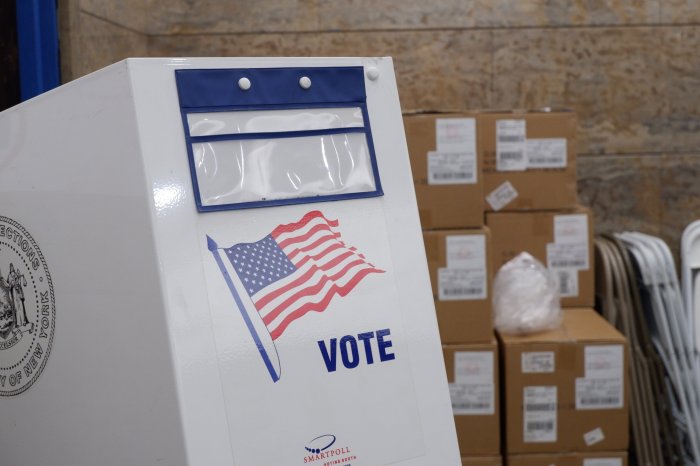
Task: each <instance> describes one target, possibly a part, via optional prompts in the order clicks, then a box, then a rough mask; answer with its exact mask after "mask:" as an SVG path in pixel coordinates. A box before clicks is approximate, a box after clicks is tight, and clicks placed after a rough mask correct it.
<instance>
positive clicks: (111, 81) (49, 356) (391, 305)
mask: <svg viewBox="0 0 700 466" xmlns="http://www.w3.org/2000/svg"><path fill="white" fill-rule="evenodd" d="M0 464H6V465H12V466H44V465H50V466H97V465H99V466H126V465H139V466H147V465H153V466H155V465H178V466H180V465H182V466H224V465H225V466H231V465H234V466H273V465H275V466H277V465H279V466H293V465H315V466H331V465H349V466H379V465H388V464H391V465H405V466H436V465H439V466H456V465H459V464H460V460H459V452H458V449H457V444H456V438H455V431H454V423H453V418H452V411H451V403H450V399H449V391H448V387H447V381H446V377H445V368H444V364H443V359H442V352H441V347H440V344H439V337H438V329H437V324H436V320H435V311H434V305H433V300H432V294H431V289H430V282H429V278H428V271H427V268H426V260H425V252H424V248H423V242H422V237H421V230H420V225H419V220H418V212H417V209H416V201H415V195H414V191H413V184H412V181H411V173H410V168H409V160H408V155H407V150H406V143H405V136H404V133H403V126H402V119H401V112H400V107H399V99H398V93H397V90H396V83H395V77H394V72H393V66H392V62H391V59H389V58H318V59H314V58H303V59H302V58H297V59H291V58H290V59H271V58H270V59H262V58H246V59H243V58H216V59H214V58H201V59H129V60H125V61H122V62H119V63H116V64H114V65H112V66H109V67H107V68H105V69H103V70H100V71H98V72H96V73H93V74H90V75H88V76H85V77H83V78H80V79H78V80H76V81H74V82H71V83H68V84H66V85H64V86H61V87H60V88H58V89H55V90H53V91H50V92H48V93H46V94H44V95H41V96H39V97H37V98H35V99H32V100H30V101H28V102H26V103H23V104H21V105H18V106H16V107H14V108H11V109H9V110H7V111H4V112H2V113H0Z"/></svg>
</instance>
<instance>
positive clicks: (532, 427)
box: [525, 421, 554, 432]
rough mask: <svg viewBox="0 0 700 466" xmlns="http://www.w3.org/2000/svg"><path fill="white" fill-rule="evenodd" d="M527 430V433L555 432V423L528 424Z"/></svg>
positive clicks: (537, 422) (536, 422) (526, 425)
mask: <svg viewBox="0 0 700 466" xmlns="http://www.w3.org/2000/svg"><path fill="white" fill-rule="evenodd" d="M525 430H526V431H527V432H532V431H538V430H539V431H545V432H551V431H553V430H554V422H553V421H535V422H528V423H526V424H525Z"/></svg>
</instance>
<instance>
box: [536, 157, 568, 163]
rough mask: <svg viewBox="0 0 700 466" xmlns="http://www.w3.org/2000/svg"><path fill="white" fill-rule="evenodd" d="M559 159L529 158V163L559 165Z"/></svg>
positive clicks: (560, 159)
mask: <svg viewBox="0 0 700 466" xmlns="http://www.w3.org/2000/svg"><path fill="white" fill-rule="evenodd" d="M561 162H562V158H561V157H530V163H542V164H544V163H561Z"/></svg>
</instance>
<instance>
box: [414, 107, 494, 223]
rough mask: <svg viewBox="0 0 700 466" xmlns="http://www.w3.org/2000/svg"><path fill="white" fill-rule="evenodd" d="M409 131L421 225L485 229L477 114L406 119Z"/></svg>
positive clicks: (439, 115)
mask: <svg viewBox="0 0 700 466" xmlns="http://www.w3.org/2000/svg"><path fill="white" fill-rule="evenodd" d="M404 128H405V130H406V141H407V143H408V153H409V158H410V159H411V171H412V172H413V183H414V185H415V188H416V198H417V200H418V213H419V214H420V222H421V226H422V227H423V228H424V229H431V228H470V227H480V226H482V225H483V224H484V200H483V198H484V188H483V180H482V178H483V177H482V176H481V160H480V155H479V150H478V147H477V140H476V115H474V114H470V113H465V114H458V113H446V114H434V113H433V114H415V115H407V116H404Z"/></svg>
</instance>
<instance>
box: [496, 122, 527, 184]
mask: <svg viewBox="0 0 700 466" xmlns="http://www.w3.org/2000/svg"><path fill="white" fill-rule="evenodd" d="M525 134H526V129H525V120H497V121H496V170H498V171H499V172H505V171H523V170H526V169H527V158H526V154H525V146H526V144H525Z"/></svg>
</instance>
